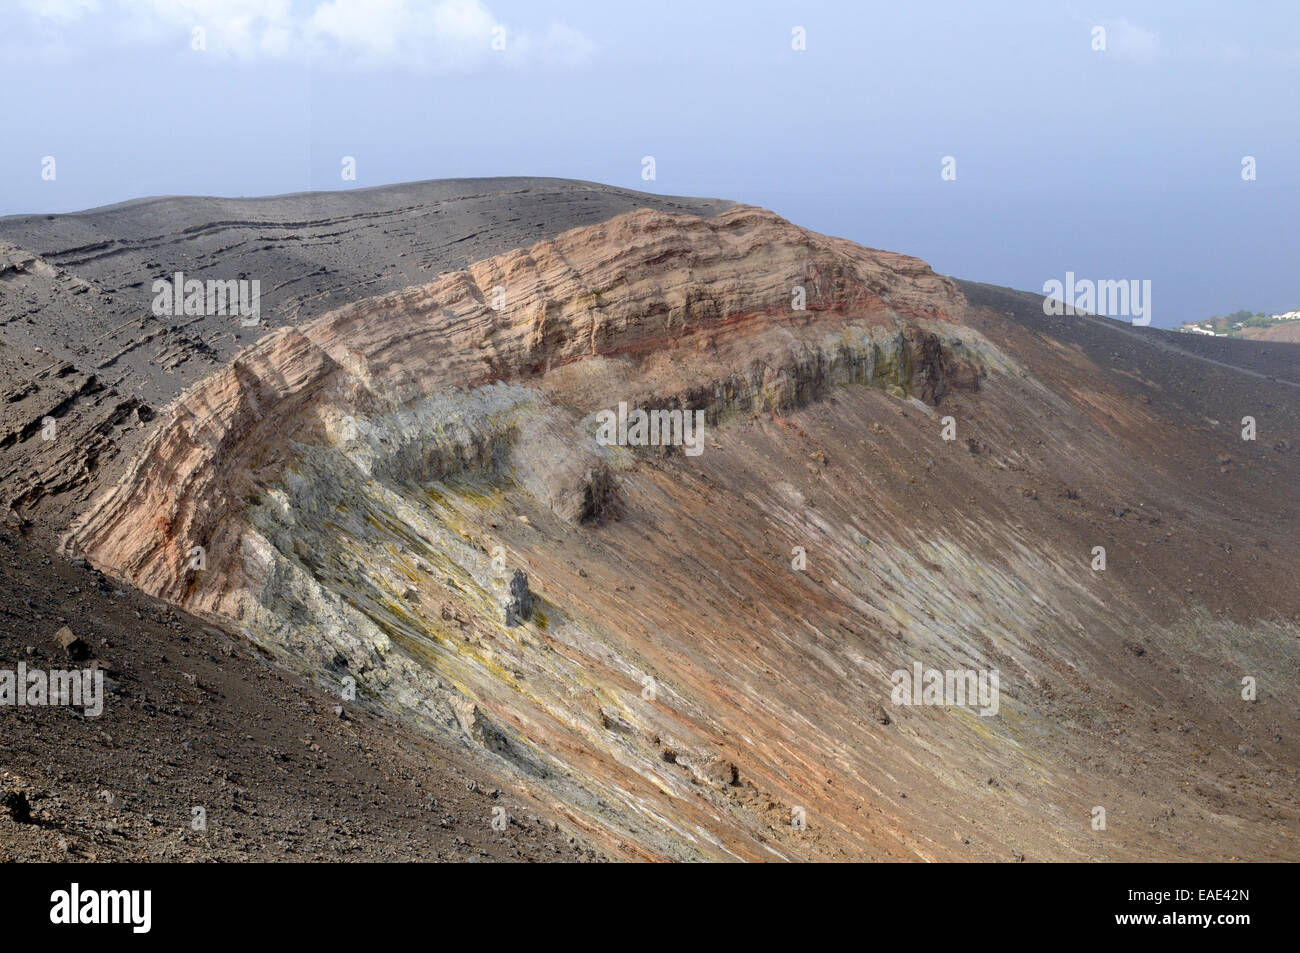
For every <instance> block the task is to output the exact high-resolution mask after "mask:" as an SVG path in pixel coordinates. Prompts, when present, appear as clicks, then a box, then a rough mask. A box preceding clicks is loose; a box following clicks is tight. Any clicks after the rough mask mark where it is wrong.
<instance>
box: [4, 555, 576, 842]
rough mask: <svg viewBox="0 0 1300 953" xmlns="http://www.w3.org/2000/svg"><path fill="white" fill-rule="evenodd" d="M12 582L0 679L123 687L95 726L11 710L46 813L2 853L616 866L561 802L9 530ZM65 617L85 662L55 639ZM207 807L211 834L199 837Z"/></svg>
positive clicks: (19, 828) (33, 792)
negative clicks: (528, 791) (517, 787)
mask: <svg viewBox="0 0 1300 953" xmlns="http://www.w3.org/2000/svg"><path fill="white" fill-rule="evenodd" d="M0 572H2V573H3V578H4V580H5V587H4V590H3V593H2V594H0V668H7V669H14V668H15V667H16V665H17V664H18V662H19V661H20V660H21V661H25V662H26V663H27V665H28V666H29V667H31V668H35V667H43V668H67V667H80V666H82V665H86V664H98V665H99V666H101V667H102V668H103V669H104V671H105V672H106V673H107V680H106V683H105V684H106V686H107V688H106V691H108V692H110V697H109V699H108V701H106V703H105V705H104V711H103V713H102V714H101V715H100V716H98V717H83V715H82V713H81V712H80V711H79V710H77V709H74V708H62V707H43V708H13V707H4V708H0V791H2V792H3V793H4V794H14V793H21V794H22V795H23V796H24V797H25V798H26V800H27V802H28V804H29V805H30V809H31V816H30V820H28V821H26V822H19V821H16V820H15V819H14V817H13V815H12V812H11V811H9V810H7V809H0V860H3V861H56V860H90V861H123V860H131V861H141V860H161V861H225V862H232V861H248V860H268V861H271V860H286V861H340V860H353V861H356V860H366V861H376V860H410V861H435V860H442V861H478V860H485V861H487V860H490V861H517V860H521V861H556V860H561V861H575V860H577V861H581V860H590V859H595V858H597V857H599V856H600V855H598V854H597V853H596V852H595V851H594V850H592V849H591V848H590V847H589V846H587V844H586V843H585V842H579V841H578V840H577V839H575V838H574V837H573V836H572V834H571V833H570V832H569V831H568V830H567V829H563V830H562V829H561V828H560V827H559V825H558V824H557V823H556V815H554V814H553V812H551V811H549V810H548V809H547V808H546V807H545V806H544V805H540V804H531V803H527V802H526V801H524V800H522V799H521V798H519V797H518V796H516V795H515V794H514V793H513V792H512V791H509V790H503V789H502V782H501V781H500V780H499V779H494V778H493V777H492V776H491V775H489V774H487V773H485V772H482V771H478V770H472V769H467V765H466V762H467V759H466V756H465V752H463V751H457V750H455V749H454V748H452V747H450V746H448V745H446V744H443V743H440V742H439V741H438V740H436V739H433V738H430V737H428V736H427V735H416V734H413V733H411V732H408V731H405V730H403V729H402V727H401V726H400V725H397V724H394V723H392V722H391V721H384V720H380V719H378V718H376V717H375V716H374V715H372V714H370V713H368V712H367V711H366V710H365V709H364V708H358V707H356V706H353V705H347V704H344V703H342V701H341V700H340V699H339V698H338V697H336V696H333V695H330V694H327V693H326V692H323V691H321V690H320V689H318V688H315V687H313V686H312V685H311V684H310V682H309V681H308V680H306V679H304V678H302V677H301V676H299V675H296V674H294V673H292V672H288V671H285V670H284V669H283V668H281V667H280V666H277V665H274V664H272V663H271V662H270V660H269V659H268V658H267V657H266V656H265V655H264V654H263V653H261V652H259V651H258V650H257V649H256V648H254V647H253V646H251V645H250V644H249V643H248V642H247V641H246V640H244V639H243V638H241V637H239V636H237V635H235V636H232V635H229V634H227V633H225V632H223V631H221V630H220V629H218V628H215V627H214V626H212V625H210V624H203V623H201V622H200V621H199V620H197V619H195V618H193V617H192V616H190V615H188V614H187V613H184V612H180V611H177V610H175V609H173V608H172V607H170V606H167V605H165V604H162V603H160V602H158V601H157V600H154V599H150V598H148V597H147V596H144V595H142V594H141V593H139V592H136V591H135V590H133V589H131V588H130V587H125V588H123V587H121V586H120V585H119V584H115V583H112V582H111V581H109V580H106V579H105V577H104V576H103V575H102V574H100V573H97V572H95V571H94V570H91V569H89V568H88V567H85V566H84V565H74V564H72V563H69V562H67V561H65V560H62V559H59V558H57V557H52V556H51V555H50V554H49V553H47V552H46V551H44V550H43V549H42V548H40V547H38V546H34V545H32V544H31V543H30V542H28V541H26V540H24V539H22V538H21V537H19V536H17V535H16V534H14V533H12V532H9V531H0ZM65 625H66V626H68V627H69V628H71V629H72V630H73V631H74V632H75V633H76V634H78V635H79V636H80V637H81V638H82V639H83V640H84V641H85V642H86V643H87V644H88V645H89V647H90V650H91V653H92V654H91V659H90V660H89V661H88V662H73V661H71V660H69V659H68V658H67V656H66V654H65V652H64V651H63V650H62V649H61V648H60V647H59V646H58V644H57V643H56V641H55V639H54V634H55V632H57V631H58V630H59V629H60V628H62V627H63V626H65ZM190 676H193V680H191V679H190ZM340 706H341V707H342V708H343V709H344V713H343V717H340V716H339V715H338V714H336V713H335V709H336V707H340ZM195 806H201V807H203V808H204V810H205V811H206V818H207V829H206V831H202V832H200V831H194V830H192V829H191V819H192V816H191V811H192V809H193V808H194V807H195ZM494 808H504V809H505V811H506V816H507V817H508V818H509V822H508V826H507V828H506V829H505V830H501V831H498V830H494V829H493V827H492V824H491V821H492V818H493V809H494Z"/></svg>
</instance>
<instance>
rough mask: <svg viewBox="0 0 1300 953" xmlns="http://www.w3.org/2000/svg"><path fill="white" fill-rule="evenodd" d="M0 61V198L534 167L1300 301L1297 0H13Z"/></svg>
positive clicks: (1174, 316) (891, 239) (998, 273)
mask: <svg viewBox="0 0 1300 953" xmlns="http://www.w3.org/2000/svg"><path fill="white" fill-rule="evenodd" d="M497 26H501V27H504V35H503V36H504V46H505V49H504V50H494V49H493V48H492V47H493V40H494V32H493V28H494V27H497ZM796 27H802V28H803V30H804V35H805V36H806V49H804V50H795V49H793V48H792V46H793V43H792V40H793V39H794V35H793V31H794V29H795V28H796ZM1096 27H1104V28H1105V31H1106V32H1105V46H1106V48H1105V50H1095V49H1094V48H1093V47H1094V45H1095V42H1096V40H1095V37H1096V33H1095V28H1096ZM195 28H201V29H202V30H203V33H202V41H203V43H202V45H204V46H205V47H206V48H205V49H202V50H196V49H194V48H193V46H194V45H195V43H196V35H195V32H194V30H195ZM495 37H496V38H497V40H498V45H500V39H501V38H502V34H501V33H496V34H495ZM0 81H2V82H3V88H4V89H5V90H6V91H7V93H8V95H7V96H6V97H5V110H4V135H3V140H0V214H10V213H16V212H47V211H72V210H77V209H82V208H87V207H91V206H95V205H103V204H108V203H111V202H116V201H121V200H123V199H128V198H137V197H140V196H147V195H160V194H201V195H266V194H275V193H281V192H296V191H303V190H308V189H337V188H350V187H364V186H371V185H381V184H385V183H390V182H402V181H410V180H416V179H430V178H444V177H450V176H480V175H554V176H563V177H569V178H579V179H591V180H594V181H598V182H607V183H611V184H615V185H622V186H627V187H630V188H637V189H642V190H645V191H653V192H667V193H679V194H688V195H710V196H721V197H725V198H731V199H736V200H739V201H742V202H748V203H752V204H756V205H762V206H766V207H768V208H771V209H774V210H775V211H777V212H778V213H780V214H781V215H784V216H785V217H787V218H789V219H791V220H792V221H794V222H797V223H798V224H801V225H805V226H808V227H810V228H813V229H816V230H818V231H822V232H828V233H831V234H836V235H843V236H846V237H848V238H852V239H854V240H855V241H859V242H861V243H863V244H866V245H871V246H874V247H879V248H888V249H893V250H897V251H903V252H908V253H910V254H915V255H918V256H920V257H922V258H924V259H926V260H927V261H928V262H930V264H932V265H933V266H934V267H935V268H936V269H937V270H939V271H941V272H944V273H947V274H953V275H957V276H960V277H967V278H975V279H978V280H982V281H989V282H994V283H998V284H1006V285H1012V286H1015V287H1020V288H1025V289H1030V290H1038V291H1041V290H1042V286H1043V283H1044V282H1045V281H1047V280H1049V279H1051V278H1058V279H1063V278H1064V275H1065V273H1066V272H1067V271H1073V272H1074V273H1075V274H1076V275H1077V276H1079V277H1082V278H1093V279H1102V278H1106V279H1118V278H1131V279H1150V280H1151V281H1152V289H1153V291H1152V294H1153V314H1154V321H1153V323H1154V324H1156V325H1164V326H1168V325H1170V324H1175V323H1178V322H1179V321H1182V320H1189V319H1195V318H1202V317H1208V316H1210V315H1214V314H1222V313H1226V312H1228V311H1233V310H1236V309H1237V308H1248V309H1250V310H1263V311H1270V312H1274V311H1282V310H1289V309H1291V308H1297V307H1300V267H1298V265H1300V256H1298V254H1297V253H1298V252H1300V242H1298V241H1297V237H1298V234H1297V210H1298V209H1300V203H1298V202H1297V199H1300V134H1298V132H1300V123H1298V122H1297V120H1300V111H1298V109H1297V106H1300V3H1296V2H1295V0H1280V2H1257V3H1250V2H1246V0H1241V2H1236V3H1222V4H1211V3H1202V2H1189V0H1171V2H1160V3H1156V2H1151V3H1123V4H1112V5H1107V4H1104V3H1103V4H1101V5H1093V4H1089V3H1062V4H1054V3H1050V2H1047V0H1036V2H997V0H986V2H981V3H974V2H967V0H953V2H906V3H897V2H890V3H869V2H843V3H797V2H785V3H773V2H763V0H746V2H736V3H725V4H724V3H712V2H708V0H694V2H671V0H657V2H654V3H645V4H634V3H625V2H611V0H600V2H563V0H556V2H549V3H540V2H536V0H535V2H512V0H482V2H479V0H423V2H421V0H300V2H295V0H261V2H256V0H131V2H127V0H17V2H14V0H6V2H5V3H4V4H3V12H0ZM345 155H350V156H354V157H355V158H356V172H357V177H356V181H355V182H345V181H342V180H341V178H340V169H341V158H342V157H343V156H345ZM647 155H649V156H653V157H654V158H655V166H656V169H655V171H656V179H655V180H654V181H650V182H648V181H644V180H643V179H642V158H643V157H644V156H647ZM46 156H52V157H54V159H55V178H54V179H53V180H52V181H50V180H46V179H43V178H42V169H43V165H42V160H43V159H44V157H46ZM945 156H952V157H954V158H955V160H956V162H955V168H956V178H955V180H951V181H945V180H944V179H943V178H941V171H942V168H943V165H942V164H943V160H944V157H945ZM1246 156H1253V157H1254V160H1255V168H1256V176H1257V177H1256V179H1255V180H1254V181H1244V180H1243V178H1242V168H1243V167H1242V161H1243V158H1244V157H1246Z"/></svg>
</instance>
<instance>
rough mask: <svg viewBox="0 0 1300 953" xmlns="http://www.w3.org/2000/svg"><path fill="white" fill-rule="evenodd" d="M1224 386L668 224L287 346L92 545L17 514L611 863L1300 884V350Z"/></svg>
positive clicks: (177, 418)
mask: <svg viewBox="0 0 1300 953" xmlns="http://www.w3.org/2000/svg"><path fill="white" fill-rule="evenodd" d="M701 212H703V213H704V214H700V213H701ZM354 241H357V242H361V240H360V239H354ZM169 270H172V269H171V266H170V263H169V265H168V268H167V269H166V270H165V271H169ZM28 271H31V268H30V267H29V268H28ZM164 273H165V272H164ZM254 274H255V272H254ZM151 277H152V276H151ZM1182 337H1187V336H1182ZM1217 343H1219V342H1200V341H1198V342H1196V346H1197V347H1200V348H1206V350H1202V351H1201V352H1198V353H1193V352H1191V351H1189V350H1186V349H1184V348H1183V347H1182V346H1181V345H1182V342H1181V341H1179V340H1175V336H1174V335H1171V334H1166V333H1162V332H1156V331H1151V330H1147V329H1135V328H1130V327H1127V326H1124V325H1120V324H1117V323H1115V322H1111V321H1108V320H1105V319H1097V318H1091V317H1088V316H1081V317H1071V318H1055V317H1048V316H1045V315H1044V313H1043V308H1042V302H1041V299H1039V298H1037V297H1035V296H1031V295H1023V294H1020V293H1016V292H1012V291H1008V290H1006V289H997V288H991V287H988V286H983V285H977V284H973V283H965V282H956V281H953V280H951V279H947V278H943V277H941V276H938V275H935V274H934V273H933V272H932V271H931V270H930V269H929V268H928V267H927V266H926V265H925V264H924V263H922V262H920V261H918V260H916V259H912V258H907V257H905V256H901V255H896V254H891V253H887V252H879V251H873V250H869V249H864V248H861V247H859V246H857V245H854V244H852V243H850V242H846V241H843V240H839V239H833V238H827V237H825V236H821V235H817V234H815V233H811V232H808V231H806V230H804V229H801V228H798V227H796V226H794V225H792V224H790V223H789V222H786V221H784V220H782V219H780V218H779V217H777V216H775V215H773V214H772V213H770V212H766V211H763V210H761V209H756V208H751V207H745V206H732V205H726V204H725V203H712V204H709V205H707V206H701V207H700V208H695V209H689V210H687V209H682V208H668V207H663V206H662V205H655V204H652V203H649V202H647V203H646V204H645V207H637V208H633V209H630V210H627V211H622V212H619V213H618V214H615V215H613V217H606V218H605V219H604V220H602V221H599V222H595V223H588V224H583V225H580V226H579V227H577V228H574V229H571V230H567V231H560V232H558V233H557V234H555V235H553V236H551V237H547V238H545V239H543V240H541V241H539V242H536V243H532V244H528V245H526V246H522V247H519V248H517V249H515V250H511V251H503V252H500V253H497V254H493V255H490V256H487V257H484V258H482V259H481V260H477V261H474V262H472V263H469V264H468V267H464V268H460V269H459V270H448V271H446V272H445V273H443V274H441V275H440V276H438V277H436V278H435V279H433V280H431V281H426V282H424V283H421V284H414V285H411V286H409V287H404V288H402V289H400V290H394V291H391V292H388V293H385V294H379V295H375V296H372V297H365V298H361V299H359V300H355V301H352V302H351V303H348V304H345V305H343V306H342V307H338V308H335V309H332V310H325V311H322V312H321V313H319V314H318V315H317V316H315V317H312V318H310V319H309V320H305V321H299V322H296V323H295V322H290V323H287V324H286V326H282V327H278V328H276V329H275V330H272V331H271V332H270V333H267V334H265V336H263V337H261V338H260V340H258V341H257V342H256V343H255V344H253V345H252V346H250V347H248V348H246V349H244V350H242V351H239V352H237V353H235V354H234V355H232V356H231V357H230V358H229V359H228V360H226V361H225V362H224V363H220V362H218V363H220V366H219V367H217V369H215V370H213V371H212V372H211V373H208V374H206V375H202V376H196V378H195V380H194V382H193V383H192V384H191V386H189V387H188V389H186V390H185V391H184V392H183V393H181V394H180V395H179V396H177V397H176V398H175V399H174V400H172V401H171V402H170V403H169V404H167V405H165V406H161V407H159V408H158V409H157V413H156V414H155V415H154V416H152V417H150V418H149V419H148V420H144V419H140V421H139V427H138V430H139V433H138V434H136V435H135V437H134V438H133V439H131V440H120V441H119V442H118V443H117V444H116V446H119V447H120V448H122V449H121V452H120V454H119V455H118V456H120V457H121V463H120V464H119V465H117V466H116V467H115V469H113V470H112V471H109V470H103V471H99V470H96V471H95V473H94V474H93V475H92V476H91V477H87V478H86V479H85V481H84V484H82V485H80V486H79V487H78V490H77V492H79V493H84V492H87V491H90V490H94V491H96V492H95V493H94V495H93V498H91V499H90V500H89V501H88V502H87V503H84V504H83V503H80V502H67V501H66V498H67V496H68V495H69V494H68V492H67V491H66V490H65V491H64V492H63V493H62V494H55V493H49V494H46V493H43V492H39V489H40V488H41V487H43V483H42V481H41V479H40V477H39V474H40V473H41V472H48V469H47V470H46V471H42V470H41V469H40V466H39V463H33V462H29V461H28V460H27V459H26V458H23V457H21V454H20V453H19V452H12V459H14V460H15V461H17V462H16V463H15V464H14V466H15V470H16V472H17V471H21V472H22V473H24V474H31V473H35V474H37V476H35V477H32V478H31V479H30V481H29V485H30V486H32V487H36V488H37V491H36V492H33V491H31V490H29V491H28V493H27V495H26V496H24V497H23V498H21V499H15V509H16V510H19V509H22V510H23V513H19V516H18V518H19V520H20V521H22V522H29V523H30V524H31V525H32V526H33V527H40V526H41V525H45V526H48V527H49V529H50V531H51V534H53V532H54V531H55V530H57V531H58V535H59V536H60V542H59V546H60V548H61V551H62V553H63V554H64V556H67V557H72V556H79V557H84V558H85V559H86V560H88V562H89V563H90V564H91V565H92V566H94V567H96V568H98V569H100V570H102V571H103V572H104V573H105V574H107V575H108V576H110V577H113V578H115V579H117V580H120V581H121V583H123V584H129V585H130V586H132V587H135V588H138V589H139V590H142V591H143V593H145V594H147V595H148V596H152V597H155V598H158V599H160V600H163V601H164V602H166V603H170V604H172V605H174V606H176V607H179V608H180V609H182V610H184V611H186V612H187V613H190V614H193V615H195V616H197V617H199V618H201V619H206V620H209V621H211V622H213V623H217V624H219V625H221V626H223V627H225V628H228V629H230V630H232V631H236V632H239V633H241V634H243V635H245V636H247V638H249V639H250V640H252V641H253V642H254V643H256V645H257V646H258V647H260V648H261V649H262V650H264V651H265V652H267V653H269V654H270V655H271V656H272V657H274V658H276V659H277V660H278V661H279V662H280V664H281V665H283V666H284V667H286V668H287V669H289V670H291V671H292V672H294V673H295V674H296V676H298V677H302V678H306V679H310V680H311V681H313V682H315V683H316V684H317V686H319V688H321V689H323V690H325V691H328V692H333V693H335V694H337V695H341V696H343V697H345V698H348V699H349V700H348V702H347V704H348V705H353V706H356V707H357V708H359V709H361V710H364V711H367V712H370V713H373V714H375V715H379V716H382V718H383V719H384V723H386V724H390V725H392V726H393V730H394V731H413V732H417V733H420V734H423V735H427V736H432V737H435V738H437V739H439V740H441V741H443V742H448V743H450V744H453V745H457V746H459V749H460V751H461V752H463V754H464V756H465V758H466V760H467V763H468V764H470V765H471V766H472V767H473V768H474V769H475V770H479V771H482V772H485V773H486V774H488V775H490V776H491V777H493V778H498V779H500V783H501V784H502V785H503V786H506V787H508V788H509V789H510V791H511V793H512V796H514V797H516V798H518V799H519V802H520V803H522V804H524V805H526V808H525V809H529V810H533V811H535V812H536V813H538V814H542V815H544V816H555V817H557V818H559V819H560V821H561V823H562V824H563V825H564V827H565V829H566V830H568V831H572V832H574V833H576V834H578V835H580V836H581V837H582V839H583V841H584V842H588V843H591V844H593V845H596V846H597V847H598V848H599V849H601V850H602V851H603V852H604V853H606V854H607V855H609V856H611V857H615V858H629V859H630V858H652V859H694V858H699V859H745V860H760V859H853V860H859V859H864V860H865V859H942V860H949V859H979V860H1014V859H1067V860H1086V859H1101V860H1132V859H1246V860H1255V859H1294V858H1295V857H1296V856H1297V854H1298V853H1300V816H1298V813H1297V804H1296V800H1295V785H1296V780H1297V778H1296V769H1297V764H1298V762H1300V758H1298V755H1300V752H1298V751H1297V741H1296V737H1297V735H1296V731H1295V729H1296V727H1297V725H1296V716H1295V712H1294V705H1293V704H1292V702H1293V700H1294V698H1295V697H1296V689H1297V681H1298V680H1300V676H1298V674H1297V673H1298V672H1300V666H1297V662H1298V661H1300V641H1298V636H1300V597H1298V596H1297V588H1296V587H1295V585H1294V583H1293V580H1294V579H1295V578H1296V571H1297V568H1300V550H1298V549H1297V542H1296V539H1295V536H1296V534H1295V531H1294V523H1293V520H1294V519H1295V518H1296V512H1297V502H1300V500H1298V499H1297V497H1298V489H1300V487H1298V486H1297V480H1296V477H1295V471H1294V456H1293V455H1294V452H1295V448H1296V446H1297V441H1298V440H1300V432H1298V431H1300V416H1298V414H1297V412H1298V411H1300V394H1298V393H1297V388H1298V387H1300V373H1297V371H1298V368H1300V363H1298V362H1297V357H1296V355H1297V352H1298V351H1300V349H1297V348H1294V347H1290V346H1287V345H1282V344H1269V345H1267V346H1263V345H1256V344H1254V343H1253V342H1223V343H1225V344H1226V343H1231V344H1232V345H1233V347H1232V348H1230V349H1229V348H1223V349H1220V350H1215V349H1213V348H1208V345H1209V344H1217ZM70 363H71V362H70ZM124 383H125V381H123V384H124ZM26 399H29V398H28V397H25V398H23V400H26ZM11 403H21V401H14V402H11ZM621 404H622V405H626V406H627V407H630V408H634V409H635V408H644V409H655V410H685V411H690V412H696V411H698V412H699V413H700V414H701V415H702V417H703V419H704V421H705V425H704V431H703V434H702V437H703V439H702V440H701V441H699V442H697V443H694V444H693V445H687V446H672V445H668V446H644V447H639V446H626V445H609V444H607V443H606V442H603V441H602V440H601V439H598V438H599V435H600V432H601V431H600V423H601V419H602V417H601V413H602V411H611V410H615V409H617V408H618V407H619V406H620V405H621ZM1245 417H1250V418H1252V419H1253V421H1254V428H1255V439H1253V440H1244V439H1242V428H1243V423H1242V421H1243V418H1245ZM36 429H39V428H36ZM24 433H27V434H28V436H27V437H25V438H24V437H22V434H24ZM34 433H35V430H33V428H32V426H31V424H30V423H28V424H27V425H25V428H23V429H20V430H19V437H17V438H15V440H14V441H13V444H14V446H15V451H22V450H23V448H25V447H35V446H36V445H35V444H34V443H32V439H33V438H32V436H31V435H32V434H34ZM55 442H56V443H57V441H55ZM688 444H689V441H688ZM26 452H29V453H31V454H34V453H36V452H37V451H35V450H31V451H26ZM110 477H111V479H110ZM24 513H30V515H24ZM33 532H34V533H35V532H36V530H33ZM1097 547H1102V548H1103V549H1104V563H1103V562H1101V561H1100V560H1101V558H1102V557H1101V554H1100V551H1099V550H1098V549H1097ZM1103 566H1104V568H1103ZM524 576H526V586H525V585H524ZM511 623H514V624H511ZM917 665H919V666H920V667H921V668H923V669H925V670H941V671H942V670H962V671H964V670H971V671H979V672H987V671H996V672H997V673H998V676H999V688H1000V691H999V695H998V696H997V698H996V704H995V705H992V706H989V705H979V704H974V703H972V704H961V703H955V702H954V703H949V704H928V705H904V704H895V700H896V699H895V697H894V693H893V691H892V689H893V687H894V686H893V683H892V681H891V674H892V673H894V672H896V671H899V670H902V671H905V672H909V673H910V672H911V671H912V670H913V667H914V666H917ZM1244 680H1245V685H1244V684H1243V681H1244ZM1251 685H1253V686H1254V692H1253V697H1251V698H1250V699H1249V700H1248V699H1247V697H1245V696H1247V695H1251V694H1252V693H1251V692H1250V691H1248V690H1247V689H1248V687H1249V686H1251ZM353 690H355V700H352V691H353ZM950 701H951V700H950ZM990 708H996V711H991V710H989V709H990ZM982 711H983V713H982Z"/></svg>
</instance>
